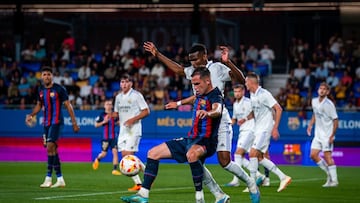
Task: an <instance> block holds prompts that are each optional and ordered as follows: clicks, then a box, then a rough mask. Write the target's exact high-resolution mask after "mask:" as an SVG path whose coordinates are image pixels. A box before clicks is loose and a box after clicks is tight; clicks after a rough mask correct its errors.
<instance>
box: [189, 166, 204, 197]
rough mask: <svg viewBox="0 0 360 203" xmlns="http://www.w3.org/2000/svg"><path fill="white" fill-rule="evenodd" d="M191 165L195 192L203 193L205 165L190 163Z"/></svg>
mask: <svg viewBox="0 0 360 203" xmlns="http://www.w3.org/2000/svg"><path fill="white" fill-rule="evenodd" d="M189 165H190V168H191V174H192V178H193V182H194V186H195V190H196V191H201V190H202V180H203V177H204V169H203V165H202V164H201V162H200V161H196V162H192V163H189Z"/></svg>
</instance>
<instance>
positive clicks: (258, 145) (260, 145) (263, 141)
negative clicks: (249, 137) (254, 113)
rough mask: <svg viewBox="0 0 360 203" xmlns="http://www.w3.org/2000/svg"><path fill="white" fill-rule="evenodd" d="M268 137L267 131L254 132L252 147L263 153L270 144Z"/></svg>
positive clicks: (269, 134) (269, 135)
mask: <svg viewBox="0 0 360 203" xmlns="http://www.w3.org/2000/svg"><path fill="white" fill-rule="evenodd" d="M270 137H271V133H270V132H267V131H262V132H258V133H255V140H254V143H253V145H252V148H254V149H256V150H259V151H261V152H262V153H265V152H266V151H267V150H268V148H269V145H270Z"/></svg>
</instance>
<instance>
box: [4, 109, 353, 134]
mask: <svg viewBox="0 0 360 203" xmlns="http://www.w3.org/2000/svg"><path fill="white" fill-rule="evenodd" d="M28 113H30V110H27V111H26V110H0V114H1V122H0V136H34V135H39V134H40V133H41V132H42V122H43V114H42V112H41V113H39V114H38V115H37V117H36V120H37V124H36V125H35V126H34V127H33V128H29V127H27V126H26V125H25V115H26V114H28ZM100 113H101V111H75V114H76V119H77V122H78V124H79V126H80V132H79V133H78V134H77V135H74V133H73V131H72V125H71V120H70V117H69V116H68V114H67V112H66V110H64V115H65V120H64V123H65V126H64V129H63V134H64V136H65V137H72V136H80V137H97V136H99V135H100V134H101V133H102V131H101V128H95V127H94V123H95V118H96V117H97V116H98V115H99V114H100ZM338 114H339V129H338V131H337V133H336V141H360V133H359V132H360V114H359V113H343V112H339V113H338ZM311 115H312V114H311V113H310V112H308V113H307V115H306V119H304V118H301V117H299V116H298V113H297V112H283V116H282V118H281V124H280V127H279V131H280V136H281V140H309V139H311V138H310V137H308V136H307V134H306V128H307V125H308V122H309V120H310V118H311ZM191 124H192V120H191V112H179V111H152V112H151V114H150V116H148V117H147V118H145V119H144V120H143V136H144V137H146V138H167V139H170V138H174V137H180V136H186V134H187V132H188V131H189V129H190V127H191ZM238 130H239V129H238V126H237V125H234V138H235V139H236V137H237V135H238Z"/></svg>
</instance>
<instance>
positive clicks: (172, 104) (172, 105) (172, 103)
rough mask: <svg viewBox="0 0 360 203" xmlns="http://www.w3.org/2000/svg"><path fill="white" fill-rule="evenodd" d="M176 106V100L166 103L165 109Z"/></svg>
mask: <svg viewBox="0 0 360 203" xmlns="http://www.w3.org/2000/svg"><path fill="white" fill-rule="evenodd" d="M176 107H177V104H176V102H169V103H167V104H165V109H176Z"/></svg>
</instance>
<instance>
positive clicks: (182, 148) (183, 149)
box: [165, 137, 217, 163]
mask: <svg viewBox="0 0 360 203" xmlns="http://www.w3.org/2000/svg"><path fill="white" fill-rule="evenodd" d="M165 143H166V145H167V146H168V148H169V150H170V152H171V156H172V158H173V159H174V160H176V161H177V162H179V163H185V162H187V158H186V153H187V151H188V150H189V149H190V148H191V146H192V145H194V144H198V145H201V146H204V147H205V150H206V154H205V156H204V157H203V158H202V159H201V161H202V162H203V163H204V161H205V158H207V157H210V156H212V155H213V154H214V153H215V152H216V145H217V141H216V140H212V141H211V140H210V139H202V138H199V139H190V138H184V137H182V138H176V139H173V140H169V141H167V142H165Z"/></svg>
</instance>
